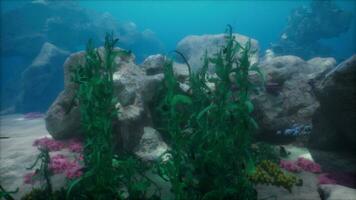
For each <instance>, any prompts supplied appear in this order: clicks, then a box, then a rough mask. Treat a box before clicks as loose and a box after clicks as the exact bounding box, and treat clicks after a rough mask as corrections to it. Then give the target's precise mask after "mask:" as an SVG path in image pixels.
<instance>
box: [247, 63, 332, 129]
mask: <svg viewBox="0 0 356 200" xmlns="http://www.w3.org/2000/svg"><path fill="white" fill-rule="evenodd" d="M335 64H336V61H335V59H333V58H313V59H311V60H308V61H304V60H303V59H301V58H299V57H296V56H276V57H274V56H270V57H268V58H264V59H263V60H262V62H261V63H260V64H259V66H260V69H261V70H262V72H263V73H264V74H265V75H266V77H265V87H266V90H265V91H264V92H261V93H260V94H258V95H254V96H253V102H254V105H255V107H256V110H255V116H256V119H257V121H258V124H259V125H260V130H261V131H262V132H266V133H275V132H277V131H278V130H284V129H286V128H288V127H290V126H291V125H292V124H311V118H312V115H313V113H314V111H315V110H316V109H317V107H318V106H319V103H318V101H317V100H316V99H315V96H314V94H313V91H312V87H311V85H310V81H311V80H312V79H313V78H314V77H316V76H318V75H319V74H321V73H323V72H325V71H327V70H330V69H331V68H333V67H334V66H335Z"/></svg>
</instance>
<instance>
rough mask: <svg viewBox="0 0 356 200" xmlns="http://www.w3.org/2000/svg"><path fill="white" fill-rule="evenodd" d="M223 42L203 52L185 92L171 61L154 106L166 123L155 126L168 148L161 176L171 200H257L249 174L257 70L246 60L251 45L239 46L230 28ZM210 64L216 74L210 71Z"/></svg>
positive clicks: (160, 172) (255, 126) (254, 124)
mask: <svg viewBox="0 0 356 200" xmlns="http://www.w3.org/2000/svg"><path fill="white" fill-rule="evenodd" d="M225 41H226V43H225V45H224V46H223V47H222V48H221V49H220V50H219V51H218V52H217V53H216V54H215V55H214V56H212V57H210V58H209V57H207V54H205V57H204V64H203V66H202V68H201V69H200V70H199V71H198V72H196V73H193V72H191V70H189V73H190V74H189V85H190V90H189V92H188V93H187V94H184V93H182V92H181V91H180V90H179V87H178V84H179V83H178V81H177V79H176V78H175V77H174V73H173V67H172V61H167V62H166V65H165V70H164V74H165V79H164V85H163V87H164V89H163V94H161V98H162V97H163V98H162V99H163V100H162V101H161V102H160V103H159V104H158V106H157V111H158V112H159V113H160V119H164V120H161V121H159V123H158V126H159V127H160V128H161V130H164V131H163V132H166V133H168V135H169V137H168V138H169V139H170V144H171V147H172V148H171V150H170V151H168V152H167V154H168V157H170V159H162V161H161V164H160V165H159V174H160V175H161V176H162V177H163V178H165V179H166V180H168V181H170V182H171V184H172V192H173V193H174V194H175V199H186V198H187V197H189V199H256V191H255V190H254V189H253V185H252V183H251V182H250V180H249V179H248V175H250V174H253V173H254V171H255V166H254V159H253V156H252V153H251V141H252V133H253V131H254V129H256V128H257V123H256V122H255V121H254V119H253V118H252V116H251V113H252V111H253V104H252V103H251V101H250V99H249V94H250V92H251V90H252V89H253V87H254V85H253V84H252V83H251V81H250V80H249V72H250V71H251V70H257V68H256V67H255V66H251V65H250V62H249V55H250V47H251V45H250V41H249V42H248V43H247V44H246V45H244V47H243V46H242V45H240V44H239V43H238V42H236V40H235V38H234V36H233V35H232V31H231V27H228V31H227V35H226V40H225ZM180 55H181V56H183V55H182V54H181V53H180ZM183 57H184V56H183ZM183 60H186V59H183ZM209 65H213V68H214V70H215V73H216V76H211V75H210V74H209V73H208V67H209ZM252 67H253V68H252ZM188 68H189V69H190V66H189V64H188ZM231 77H233V78H231ZM208 82H210V83H213V84H214V85H215V89H212V88H209V87H208V84H207V83H208ZM234 87H238V90H237V91H234V90H233V88H234ZM167 154H166V155H164V156H163V157H165V158H166V157H167Z"/></svg>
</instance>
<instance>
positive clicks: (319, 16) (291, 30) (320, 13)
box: [272, 1, 353, 59]
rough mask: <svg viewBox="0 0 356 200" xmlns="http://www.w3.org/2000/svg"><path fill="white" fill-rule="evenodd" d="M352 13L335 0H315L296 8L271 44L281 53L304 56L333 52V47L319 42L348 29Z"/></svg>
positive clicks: (310, 56) (307, 57) (325, 54)
mask: <svg viewBox="0 0 356 200" xmlns="http://www.w3.org/2000/svg"><path fill="white" fill-rule="evenodd" d="M352 20H353V17H352V13H351V12H349V11H346V10H343V9H341V8H339V7H338V6H337V4H336V3H335V2H332V1H312V2H311V3H310V7H306V6H303V7H299V8H297V9H294V10H293V11H292V13H291V14H290V16H289V17H288V23H287V25H286V27H285V29H284V31H283V33H282V35H281V37H280V39H279V41H278V42H277V43H275V44H273V45H272V49H273V50H274V51H275V52H276V53H277V54H278V55H289V54H292V55H297V56H300V57H302V58H304V59H309V58H312V57H315V56H320V55H322V56H330V54H331V52H332V51H331V50H332V49H331V48H330V47H328V46H325V45H322V43H321V42H319V41H320V40H322V39H328V38H332V37H337V36H339V35H340V34H342V33H345V32H347V31H348V30H349V29H350V27H351V25H352Z"/></svg>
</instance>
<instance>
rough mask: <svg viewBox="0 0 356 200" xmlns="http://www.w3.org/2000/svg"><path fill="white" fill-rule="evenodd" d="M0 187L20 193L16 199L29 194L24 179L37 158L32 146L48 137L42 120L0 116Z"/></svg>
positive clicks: (35, 150) (16, 195) (19, 116)
mask: <svg viewBox="0 0 356 200" xmlns="http://www.w3.org/2000/svg"><path fill="white" fill-rule="evenodd" d="M0 136H1V138H2V137H9V138H8V139H3V138H2V139H0V184H1V185H2V186H3V187H4V188H5V189H6V190H15V189H16V188H17V187H18V188H19V192H18V193H16V194H14V195H13V196H14V198H15V199H20V197H21V196H22V195H23V194H25V193H27V192H29V191H30V190H31V187H32V186H31V185H27V184H23V175H24V174H26V173H28V172H30V170H26V167H29V166H31V165H32V164H33V162H34V161H35V159H36V156H37V155H38V150H37V148H36V147H33V146H32V143H33V141H34V140H35V139H37V138H41V137H44V136H49V137H50V135H49V134H48V132H47V130H46V128H45V123H44V119H42V118H39V119H32V120H29V119H24V118H23V115H6V116H0Z"/></svg>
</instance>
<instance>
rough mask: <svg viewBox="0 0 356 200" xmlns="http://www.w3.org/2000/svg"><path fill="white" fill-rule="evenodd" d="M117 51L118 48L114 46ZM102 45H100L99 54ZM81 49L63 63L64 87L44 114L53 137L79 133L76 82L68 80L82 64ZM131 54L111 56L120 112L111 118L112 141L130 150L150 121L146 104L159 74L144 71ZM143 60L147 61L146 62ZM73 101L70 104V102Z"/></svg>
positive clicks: (161, 77)
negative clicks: (112, 125) (113, 59)
mask: <svg viewBox="0 0 356 200" xmlns="http://www.w3.org/2000/svg"><path fill="white" fill-rule="evenodd" d="M116 51H120V49H116ZM102 52H103V49H102V48H100V50H99V54H100V55H101V54H102ZM84 55H85V52H78V53H74V54H72V55H71V56H70V57H69V58H68V59H67V60H66V62H65V64H64V91H63V92H62V93H61V94H60V95H59V96H58V97H57V99H56V101H55V102H54V103H53V104H52V105H51V107H50V108H49V110H48V112H47V115H46V118H45V120H46V127H47V130H48V132H49V133H50V134H51V135H52V136H53V137H54V138H55V139H64V138H69V137H74V136H77V135H80V134H81V133H82V131H81V129H80V113H79V107H78V105H76V104H75V102H73V96H74V94H75V91H76V89H77V85H75V84H74V83H72V82H71V80H70V72H71V70H73V69H74V68H75V67H76V66H78V64H80V63H81V64H83V62H84ZM134 60H135V57H134V55H132V54H131V55H130V56H128V57H125V56H121V57H120V56H117V57H116V58H115V66H116V67H115V69H116V70H115V72H114V75H113V80H114V88H115V96H117V98H118V100H119V103H118V105H117V106H118V107H119V109H120V112H119V114H118V116H117V119H116V120H115V121H114V128H113V130H114V135H115V138H116V139H117V141H115V142H116V143H117V145H118V147H119V148H120V149H121V150H125V151H133V149H134V148H135V147H136V146H137V145H138V144H139V141H140V139H141V136H142V135H143V133H144V127H145V126H150V125H151V123H152V122H151V111H150V108H149V104H150V103H151V102H152V100H153V97H154V96H155V94H156V93H157V89H158V88H159V87H158V86H159V85H160V83H161V81H162V80H163V74H160V73H159V74H155V75H146V71H144V70H143V69H142V68H140V67H139V66H137V65H136V64H135V62H134ZM146 64H147V63H146ZM73 103H74V104H73Z"/></svg>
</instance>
